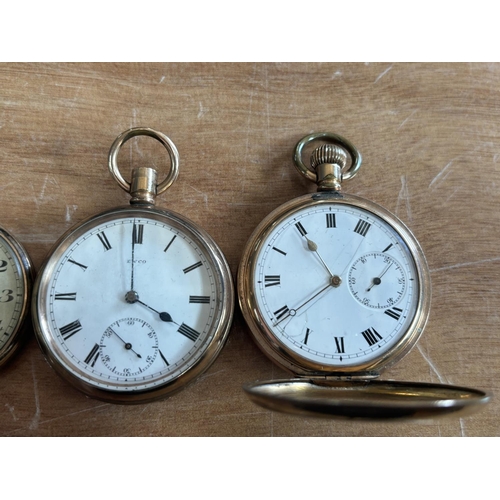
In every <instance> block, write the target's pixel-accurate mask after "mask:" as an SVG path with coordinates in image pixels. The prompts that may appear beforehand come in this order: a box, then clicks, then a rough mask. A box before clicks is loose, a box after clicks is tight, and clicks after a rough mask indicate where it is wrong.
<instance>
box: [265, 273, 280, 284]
mask: <svg viewBox="0 0 500 500" xmlns="http://www.w3.org/2000/svg"><path fill="white" fill-rule="evenodd" d="M280 281H281V278H280V276H278V275H277V274H272V275H268V276H264V283H265V286H266V287H268V286H276V285H281V283H280Z"/></svg>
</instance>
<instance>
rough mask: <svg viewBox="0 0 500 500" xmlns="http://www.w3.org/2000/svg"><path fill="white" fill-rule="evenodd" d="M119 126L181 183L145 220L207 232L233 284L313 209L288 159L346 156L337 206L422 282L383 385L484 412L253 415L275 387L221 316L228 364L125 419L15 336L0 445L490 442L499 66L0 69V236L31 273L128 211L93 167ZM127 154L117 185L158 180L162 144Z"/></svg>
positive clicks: (495, 406)
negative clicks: (173, 166)
mask: <svg viewBox="0 0 500 500" xmlns="http://www.w3.org/2000/svg"><path fill="white" fill-rule="evenodd" d="M135 126H145V127H151V128H154V129H157V130H159V131H161V132H163V133H165V134H166V135H168V136H169V137H170V138H171V139H172V140H173V141H174V143H175V144H176V146H177V148H178V150H179V153H180V159H181V161H180V174H179V178H178V180H177V181H176V183H175V184H174V185H173V186H172V187H171V188H170V189H169V190H168V191H167V193H166V194H165V195H163V196H160V197H159V198H158V200H157V205H158V206H162V207H166V208H170V209H172V210H175V211H177V212H179V213H181V214H184V215H186V216H188V217H189V218H191V219H192V220H193V221H194V222H196V223H197V224H199V225H201V226H202V227H203V228H204V229H206V230H207V231H208V232H209V233H210V234H211V235H212V236H213V237H214V239H215V240H216V241H217V242H218V244H219V245H220V247H221V248H222V250H223V251H224V253H225V255H226V257H227V259H228V261H229V264H230V266H231V269H232V273H233V277H235V276H236V271H237V268H238V262H239V258H240V256H241V253H242V250H243V247H244V245H245V242H246V240H247V239H248V237H249V236H250V234H251V232H252V230H253V229H254V228H255V226H256V225H257V224H258V223H259V222H260V221H261V220H262V219H263V218H264V217H265V216H266V215H267V214H268V213H269V212H271V211H272V210H273V209H274V208H276V207H278V206H279V205H281V204H282V203H284V202H285V201H288V200H290V199H292V198H294V197H297V196H300V195H302V194H305V193H306V192H312V191H314V186H313V185H312V184H309V183H307V182H306V181H305V180H303V179H302V178H301V177H300V176H299V175H298V173H297V172H296V170H295V168H294V166H293V164H292V153H293V148H294V146H295V144H296V142H297V141H298V140H299V139H301V138H302V137H303V136H305V135H307V134H309V133H311V132H317V131H330V132H335V133H337V134H340V135H343V136H344V137H346V138H348V139H349V140H350V141H351V142H352V143H354V144H355V145H356V146H357V147H358V148H359V150H360V151H361V153H362V155H363V165H362V167H361V170H360V172H359V174H358V176H357V177H356V178H355V179H353V180H352V181H350V182H349V183H347V184H346V185H345V190H346V192H349V193H352V194H356V195H360V196H363V197H365V198H368V199H370V200H372V201H374V202H376V203H378V204H380V205H383V206H385V207H386V208H388V209H389V210H390V211H392V212H393V213H395V214H396V215H398V216H399V217H400V218H401V219H402V220H403V221H404V222H405V223H406V224H407V225H408V226H409V227H410V229H411V230H412V231H413V232H414V234H415V236H416V237H417V239H418V240H419V241H420V243H421V245H422V247H423V249H424V252H425V254H426V257H427V260H428V263H429V267H430V270H431V277H432V284H433V298H432V308H431V316H430V320H429V323H428V325H427V328H426V330H425V332H424V333H423V335H422V337H421V339H420V341H419V343H418V344H417V346H416V347H415V348H414V349H413V350H412V351H411V352H410V354H409V355H408V356H406V357H405V358H404V359H403V360H401V361H400V362H399V363H398V364H396V365H395V366H393V367H391V368H390V369H389V370H387V371H386V372H384V373H383V378H385V379H395V380H409V381H418V382H436V383H449V384H454V385H460V386H469V387H475V388H480V389H484V390H487V391H489V392H491V393H492V394H493V400H492V402H491V403H490V404H489V405H488V406H486V407H485V408H484V409H483V410H482V411H480V412H478V413H476V414H475V415H473V416H470V417H467V418H461V419H459V418H456V419H453V418H452V419H449V420H438V421H429V422H425V423H418V424H417V423H401V422H400V423H360V422H343V421H329V420H322V419H312V418H299V417H294V416H288V415H284V414H280V413H272V412H269V411H267V410H264V409H261V408H260V407H258V406H255V405H254V404H253V403H251V402H250V401H249V399H248V398H247V396H246V395H245V394H244V392H243V391H242V385H243V384H244V383H246V382H252V381H256V380H268V379H271V378H282V377H285V376H287V374H286V373H284V372H282V371H281V370H280V369H279V368H277V367H276V366H274V365H273V364H272V363H271V361H269V360H268V359H267V358H266V357H265V356H264V355H263V354H262V353H261V352H260V350H259V349H258V348H257V347H256V345H255V344H254V342H253V341H252V339H251V337H250V334H249V332H248V330H247V328H246V326H245V324H244V321H243V319H242V317H241V314H240V312H239V310H238V308H237V309H236V311H235V318H234V323H233V327H232V330H231V333H230V336H229V340H228V342H227V344H226V346H225V348H224V350H223V351H222V353H221V355H220V356H219V358H218V359H217V360H216V362H215V363H214V364H213V366H212V367H211V368H210V369H209V370H208V371H207V372H206V373H205V374H204V375H203V376H202V377H200V378H199V379H198V380H197V381H196V382H195V383H194V384H192V385H190V386H189V387H187V388H186V389H185V390H183V391H182V392H180V393H178V394H177V395H175V396H173V397H172V398H170V399H167V400H163V401H160V402H155V403H150V404H143V405H137V406H123V405H113V404H107V403H102V402H100V401H96V400H93V399H89V398H87V397H85V396H84V395H82V394H81V393H80V392H78V391H77V390H75V389H74V388H73V387H71V386H69V385H68V384H67V383H66V382H65V381H64V380H62V379H61V378H60V377H59V376H58V375H56V373H55V372H54V371H53V370H52V369H51V368H50V367H49V365H48V364H47V362H46V361H45V359H44V357H43V355H42V353H41V351H40V349H39V347H38V345H37V343H36V340H35V339H34V337H33V334H32V331H31V338H30V340H29V342H28V344H27V345H26V346H25V348H24V349H23V350H22V351H21V352H20V353H19V355H18V356H16V358H15V359H14V360H12V362H11V363H10V364H8V365H7V366H6V367H4V368H3V369H2V370H1V371H0V377H1V383H0V435H2V436H498V435H500V418H499V416H500V415H499V414H500V398H498V397H496V395H497V393H498V392H499V388H500V362H499V359H500V328H499V327H500V320H499V312H500V245H499V242H500V210H499V207H500V64H400V63H395V64H391V63H370V64H363V63H356V64H334V63H328V64H326V63H325V64H313V63H308V64H296V63H290V64H288V63H287V64H135V63H134V64H3V65H0V169H1V173H2V182H1V185H0V199H1V212H0V213H1V216H0V225H2V226H3V227H5V228H6V229H8V230H9V231H10V232H11V233H12V234H14V235H15V236H16V237H17V238H18V239H19V240H20V242H21V243H22V244H23V245H24V246H25V248H26V249H27V251H28V253H29V254H30V256H31V257H32V260H33V262H34V265H35V268H36V269H37V270H38V269H39V268H40V266H41V264H42V262H43V260H44V258H45V257H46V256H47V254H48V252H49V251H50V249H51V247H52V245H53V244H54V243H55V241H56V240H57V239H58V238H59V236H60V235H61V234H62V233H63V232H65V231H66V230H67V229H69V228H70V227H71V226H72V225H73V224H76V223H78V222H80V221H82V220H84V219H85V218H87V217H89V216H91V215H93V214H96V213H98V212H100V211H103V210H105V209H107V208H111V207H114V206H118V205H125V204H127V203H128V197H127V195H126V193H124V192H123V191H122V190H121V189H120V188H119V187H118V186H117V184H116V183H115V182H114V181H113V180H112V179H111V177H110V175H109V172H108V170H107V155H108V151H109V148H110V145H111V143H112V142H113V140H114V139H115V138H116V137H117V136H118V135H119V134H120V133H121V132H123V131H124V130H126V129H128V128H130V127H135ZM153 142H154V141H153ZM127 144H128V146H127V147H126V148H125V149H126V150H127V152H126V154H124V155H123V157H121V160H120V161H122V162H123V164H124V168H125V169H127V168H130V165H131V164H134V165H135V164H136V163H137V162H141V161H143V162H144V161H150V162H151V161H152V162H153V164H155V165H157V167H158V169H159V170H161V169H162V168H166V165H168V161H167V159H166V158H163V156H165V155H164V153H163V150H162V148H161V146H159V145H158V147H157V148H156V147H154V146H153V147H151V150H146V149H145V148H144V147H143V144H144V143H142V142H141V143H140V144H139V143H137V142H134V141H130V144H129V143H127ZM28 328H29V329H30V330H32V329H31V325H28Z"/></svg>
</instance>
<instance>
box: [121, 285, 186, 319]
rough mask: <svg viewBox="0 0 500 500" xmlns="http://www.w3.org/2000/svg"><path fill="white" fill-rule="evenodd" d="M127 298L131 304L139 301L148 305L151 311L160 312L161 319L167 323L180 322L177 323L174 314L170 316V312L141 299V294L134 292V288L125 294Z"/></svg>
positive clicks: (145, 305)
mask: <svg viewBox="0 0 500 500" xmlns="http://www.w3.org/2000/svg"><path fill="white" fill-rule="evenodd" d="M125 300H126V301H127V302H128V303H129V304H135V303H136V302H138V303H139V304H142V305H143V306H144V307H147V308H148V309H149V310H150V311H153V312H154V313H156V314H158V316H159V317H160V319H161V320H162V321H164V322H165V323H174V324H176V325H178V323H176V322H175V321H174V320H173V319H172V316H170V314H169V313H168V312H165V311H163V312H160V311H157V310H156V309H153V308H152V307H151V306H149V305H148V304H146V303H145V302H143V301H142V300H139V294H138V293H137V292H134V291H133V290H131V291H130V292H127V294H126V295H125Z"/></svg>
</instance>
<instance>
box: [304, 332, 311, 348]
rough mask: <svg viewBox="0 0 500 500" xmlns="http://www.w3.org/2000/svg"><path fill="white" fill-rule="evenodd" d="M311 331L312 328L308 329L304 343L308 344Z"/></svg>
mask: <svg viewBox="0 0 500 500" xmlns="http://www.w3.org/2000/svg"><path fill="white" fill-rule="evenodd" d="M310 333H311V330H310V329H309V328H308V329H307V330H306V336H305V338H304V345H307V341H308V340H309V334H310Z"/></svg>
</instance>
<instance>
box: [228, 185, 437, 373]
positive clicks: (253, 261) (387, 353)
mask: <svg viewBox="0 0 500 500" xmlns="http://www.w3.org/2000/svg"><path fill="white" fill-rule="evenodd" d="M322 204H343V205H348V206H353V207H356V208H360V209H362V210H365V211H368V212H370V213H372V214H373V215H374V216H376V217H379V218H380V219H382V220H383V221H384V222H385V223H387V224H389V225H390V226H391V227H392V228H393V229H394V231H395V232H396V233H397V234H398V235H399V236H400V238H401V239H402V240H403V241H404V242H405V244H406V245H407V247H408V249H409V252H410V255H411V257H412V259H413V262H414V265H415V269H416V272H417V276H418V283H417V285H418V292H417V295H418V298H417V306H416V310H415V315H414V317H413V319H412V321H411V323H410V324H409V326H408V328H407V330H406V332H405V333H404V334H403V336H402V337H401V338H400V339H399V340H398V341H397V342H396V343H395V344H394V345H393V346H392V347H389V348H388V349H387V350H384V351H383V352H382V353H381V354H380V355H379V356H377V357H375V358H374V359H372V360H369V361H365V362H361V363H359V364H355V365H351V366H345V367H342V369H337V368H334V367H331V366H325V365H324V364H321V363H319V362H314V361H312V360H309V359H306V358H304V357H302V356H299V355H298V354H297V353H296V352H295V351H294V350H293V349H291V348H289V347H288V346H287V345H286V344H284V343H283V342H281V341H280V340H279V339H278V338H277V337H276V336H275V334H274V333H273V332H272V331H271V330H270V328H269V327H268V326H267V324H266V321H265V320H264V318H263V314H262V313H261V311H260V309H259V305H258V302H257V299H256V290H255V288H254V283H255V274H256V272H257V271H256V265H257V261H258V257H259V254H260V252H261V250H262V248H263V244H264V242H265V241H266V239H267V237H268V236H269V235H270V233H272V231H273V230H274V228H275V227H276V226H278V225H279V224H281V223H282V222H283V221H284V220H285V219H288V218H290V217H293V214H295V213H296V212H298V211H299V210H302V209H307V208H311V207H314V206H318V205H322ZM237 287H238V299H239V305H240V309H241V311H242V314H243V316H244V318H245V320H246V322H247V324H248V326H249V328H250V331H251V333H252V335H253V338H254V339H255V341H256V343H257V345H258V346H259V347H260V348H261V350H262V351H263V352H264V353H265V354H266V355H267V356H268V357H269V358H270V359H271V360H273V361H274V362H276V363H277V364H278V365H279V366H280V367H282V368H283V369H285V370H286V371H288V372H291V373H293V374H295V375H299V376H318V375H319V376H336V377H338V376H344V375H345V376H353V375H359V374H363V373H366V374H368V373H370V374H373V373H374V372H375V373H380V372H381V371H383V370H385V369H387V368H388V367H389V366H391V365H392V364H394V363H396V362H397V361H399V360H400V359H401V358H402V357H403V356H405V355H406V354H407V353H408V352H409V351H410V349H411V348H412V347H413V346H414V345H415V343H416V342H417V341H418V339H419V337H420V335H421V334H422V332H423V330H424V328H425V325H426V323H427V320H428V317H429V313H430V303H431V280H430V272H429V268H428V265H427V261H426V259H425V256H424V253H423V251H422V248H421V246H420V244H419V243H418V241H417V239H416V238H415V236H414V235H413V233H412V232H411V231H410V229H409V228H408V227H407V226H406V225H405V224H404V223H403V222H402V221H401V220H400V219H399V218H398V217H396V216H395V215H394V214H392V213H391V212H389V211H388V210H386V209H385V208H383V207H382V206H380V205H378V204H377V203H374V202H372V201H370V200H367V199H365V198H361V197H359V196H355V195H351V194H345V193H331V192H322V193H314V194H307V195H304V196H301V197H299V198H295V199H294V200H291V201H289V202H287V203H285V204H283V205H281V206H280V207H278V208H277V209H275V210H274V211H273V212H271V213H270V214H269V215H268V216H267V217H266V218H265V219H264V220H263V221H262V222H261V223H260V224H259V225H258V226H257V227H256V229H255V230H254V232H253V233H252V235H251V236H250V238H249V240H248V242H247V244H246V246H245V250H244V253H243V256H242V258H241V261H240V266H239V269H238V279H237Z"/></svg>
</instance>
